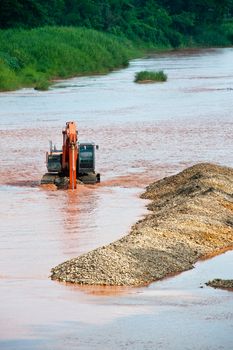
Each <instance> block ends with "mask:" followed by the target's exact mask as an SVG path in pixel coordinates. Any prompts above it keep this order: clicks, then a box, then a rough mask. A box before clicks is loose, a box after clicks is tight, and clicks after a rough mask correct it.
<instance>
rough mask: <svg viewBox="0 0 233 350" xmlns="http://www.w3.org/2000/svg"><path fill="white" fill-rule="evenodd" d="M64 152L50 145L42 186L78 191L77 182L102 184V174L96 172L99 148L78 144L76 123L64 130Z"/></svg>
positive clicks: (70, 123)
mask: <svg viewBox="0 0 233 350" xmlns="http://www.w3.org/2000/svg"><path fill="white" fill-rule="evenodd" d="M62 135H63V145H62V150H57V149H56V147H55V146H53V145H52V142H51V143H50V151H49V152H46V166H47V170H48V172H47V173H46V174H44V175H43V177H42V179H41V184H42V185H43V184H55V185H56V186H57V187H58V188H59V187H60V188H69V189H72V190H74V189H76V187H77V181H80V182H81V183H84V184H95V183H98V182H100V174H98V173H96V172H95V150H96V149H98V146H97V145H95V144H94V143H92V142H88V143H82V142H81V143H80V142H78V131H77V128H76V124H75V122H67V123H66V126H65V128H64V129H63V130H62Z"/></svg>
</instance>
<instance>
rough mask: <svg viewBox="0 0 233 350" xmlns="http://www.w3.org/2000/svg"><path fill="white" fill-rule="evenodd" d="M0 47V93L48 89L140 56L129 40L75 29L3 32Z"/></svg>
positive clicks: (105, 71) (102, 71) (88, 30)
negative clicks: (55, 82)
mask: <svg viewBox="0 0 233 350" xmlns="http://www.w3.org/2000/svg"><path fill="white" fill-rule="evenodd" d="M0 47H1V49H0V91H7V90H16V89H18V88H20V87H34V88H36V89H38V90H46V89H48V87H49V84H50V83H51V81H52V80H53V79H56V78H68V77H71V76H77V75H89V74H94V73H102V74H103V73H107V72H109V71H111V70H113V69H114V68H119V67H124V66H127V65H128V62H129V59H131V58H133V57H136V56H139V55H140V54H139V52H140V50H139V49H137V48H136V47H135V46H134V45H133V44H132V42H130V41H129V40H127V39H123V38H121V37H116V36H114V35H110V34H105V33H101V32H98V31H96V30H92V29H86V28H74V27H42V28H35V29H30V30H23V29H9V30H0Z"/></svg>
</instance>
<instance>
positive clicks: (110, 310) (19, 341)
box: [0, 48, 233, 350]
mask: <svg viewBox="0 0 233 350" xmlns="http://www.w3.org/2000/svg"><path fill="white" fill-rule="evenodd" d="M145 69H146V70H147V69H148V70H150V69H155V70H160V69H163V70H164V71H165V72H166V73H167V75H168V81H167V82H166V83H164V84H151V85H150V84H146V85H141V84H139V85H137V84H135V83H134V82H133V80H134V74H135V72H138V71H140V70H145ZM0 107H1V108H0V150H1V152H0V165H1V166H0V248H1V254H0V349H4V350H5V349H6V350H14V349H17V350H21V349H22V350H27V349H30V350H34V349H35V350H37V349H38V350H46V349H47V350H64V349H69V350H74V349H85V350H86V349H87V350H89V349H98V350H99V349H106V350H108V349H130V350H131V349H138V350H141V349H148V350H149V349H162V350H165V349H166V350H180V349H190V350H191V349H192V350H193V349H194V350H199V349H202V350H209V349H210V350H217V349H221V350H222V349H232V348H233V293H232V292H229V291H223V290H214V289H212V288H210V287H206V286H205V285H204V283H205V282H207V281H208V280H209V279H212V278H218V277H219V278H233V252H231V251H230V252H227V253H225V254H223V255H221V256H218V257H215V258H213V259H210V260H207V261H203V262H199V263H197V265H196V268H195V269H193V270H191V271H188V272H185V273H182V274H180V275H178V276H176V277H173V278H169V279H165V280H163V281H159V282H156V283H153V284H151V285H150V286H148V287H143V288H132V289H131V288H109V287H108V288H107V287H105V288H104V287H99V288H95V287H78V286H73V285H65V284H61V283H57V282H54V281H51V280H50V279H49V278H48V276H49V274H50V269H51V268H52V267H54V266H55V265H57V264H59V263H61V262H63V261H64V260H67V259H70V258H73V257H76V256H78V255H79V254H82V253H84V252H87V251H89V250H91V249H93V248H96V247H98V246H100V245H103V244H107V243H109V242H111V241H113V240H116V239H118V238H119V237H121V236H123V235H125V234H126V233H127V232H128V231H129V229H130V227H131V225H132V224H133V223H134V222H136V220H138V219H139V218H141V217H142V216H143V215H145V214H146V208H145V205H146V201H143V200H141V199H139V194H140V193H141V192H142V191H143V188H144V187H145V186H146V185H147V184H149V183H150V182H152V181H153V180H156V179H159V178H161V177H164V176H167V175H170V174H174V173H176V172H178V171H180V170H182V169H184V168H185V167H187V166H189V165H192V164H194V163H197V162H203V161H208V162H215V163H219V164H222V165H228V166H233V137H232V130H233V49H231V48H229V49H211V50H199V51H196V50H193V51H182V52H171V53H161V54H155V55H151V56H150V57H148V58H145V59H137V60H133V61H131V62H130V65H129V67H128V68H127V69H123V70H118V71H115V72H112V73H111V74H108V75H105V76H92V77H81V78H73V79H70V80H67V81H59V82H57V83H56V84H55V85H54V86H53V87H52V88H51V89H50V90H49V91H48V92H38V91H34V90H32V89H22V90H19V91H15V92H11V93H1V94H0ZM69 120H74V121H76V122H77V124H78V129H79V139H80V141H94V142H96V143H97V144H98V145H99V148H100V149H99V151H98V154H97V170H98V171H99V172H100V173H101V179H102V182H101V184H100V185H97V186H95V187H93V186H79V187H78V189H77V191H74V192H72V191H50V190H48V189H47V190H46V189H41V188H40V187H39V186H38V184H39V180H40V178H41V176H42V175H43V173H45V172H46V167H45V152H46V151H47V149H48V147H49V145H48V142H49V140H53V141H54V142H55V143H56V145H57V146H58V147H59V146H60V145H61V142H62V135H61V130H62V128H63V126H64V125H65V122H66V121H69Z"/></svg>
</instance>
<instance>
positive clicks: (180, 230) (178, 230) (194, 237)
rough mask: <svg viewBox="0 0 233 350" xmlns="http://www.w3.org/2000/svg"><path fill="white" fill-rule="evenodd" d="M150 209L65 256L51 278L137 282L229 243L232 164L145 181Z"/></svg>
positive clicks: (232, 243)
mask: <svg viewBox="0 0 233 350" xmlns="http://www.w3.org/2000/svg"><path fill="white" fill-rule="evenodd" d="M142 197H143V198H147V199H150V200H151V203H150V204H149V206H148V209H149V210H150V213H149V214H148V215H147V216H146V217H145V218H144V219H143V220H140V221H139V222H137V223H136V224H135V225H134V226H133V227H132V229H131V232H130V233H129V234H128V235H127V236H125V237H123V238H122V239H120V240H118V241H115V242H113V243H111V244H109V245H106V246H103V247H101V248H98V249H95V250H93V251H91V252H89V253H87V254H84V255H82V256H80V257H77V258H74V259H72V260H69V261H66V262H64V263H62V264H60V265H58V266H57V267H55V268H53V269H52V274H51V278H52V279H54V280H59V281H63V282H71V283H78V284H89V285H127V286H130V285H132V286H139V285H145V284H148V283H150V282H152V281H155V280H158V279H161V278H163V277H166V276H168V275H171V274H175V273H178V272H181V271H184V270H188V269H190V268H192V267H193V264H194V263H195V262H196V261H197V260H198V259H200V258H202V257H207V256H209V255H212V254H216V253H218V252H219V253H220V252H221V251H223V250H224V249H227V248H229V247H232V248H233V169H231V168H226V167H221V166H217V165H213V164H197V165H194V166H193V167H190V168H188V169H186V170H184V171H182V172H181V173H179V174H177V175H174V176H170V177H167V178H164V179H162V180H160V181H158V182H155V183H153V184H151V185H149V186H148V187H147V189H146V192H145V193H144V194H143V195H142Z"/></svg>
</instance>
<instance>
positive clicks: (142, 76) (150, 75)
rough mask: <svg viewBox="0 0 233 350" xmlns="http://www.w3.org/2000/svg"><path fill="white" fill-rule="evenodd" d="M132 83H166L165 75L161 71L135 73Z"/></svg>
mask: <svg viewBox="0 0 233 350" xmlns="http://www.w3.org/2000/svg"><path fill="white" fill-rule="evenodd" d="M134 81H135V82H136V83H143V82H164V81H167V75H166V74H165V73H164V72H163V71H162V70H160V71H158V72H154V71H147V70H144V71H141V72H138V73H136V75H135V80H134Z"/></svg>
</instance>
